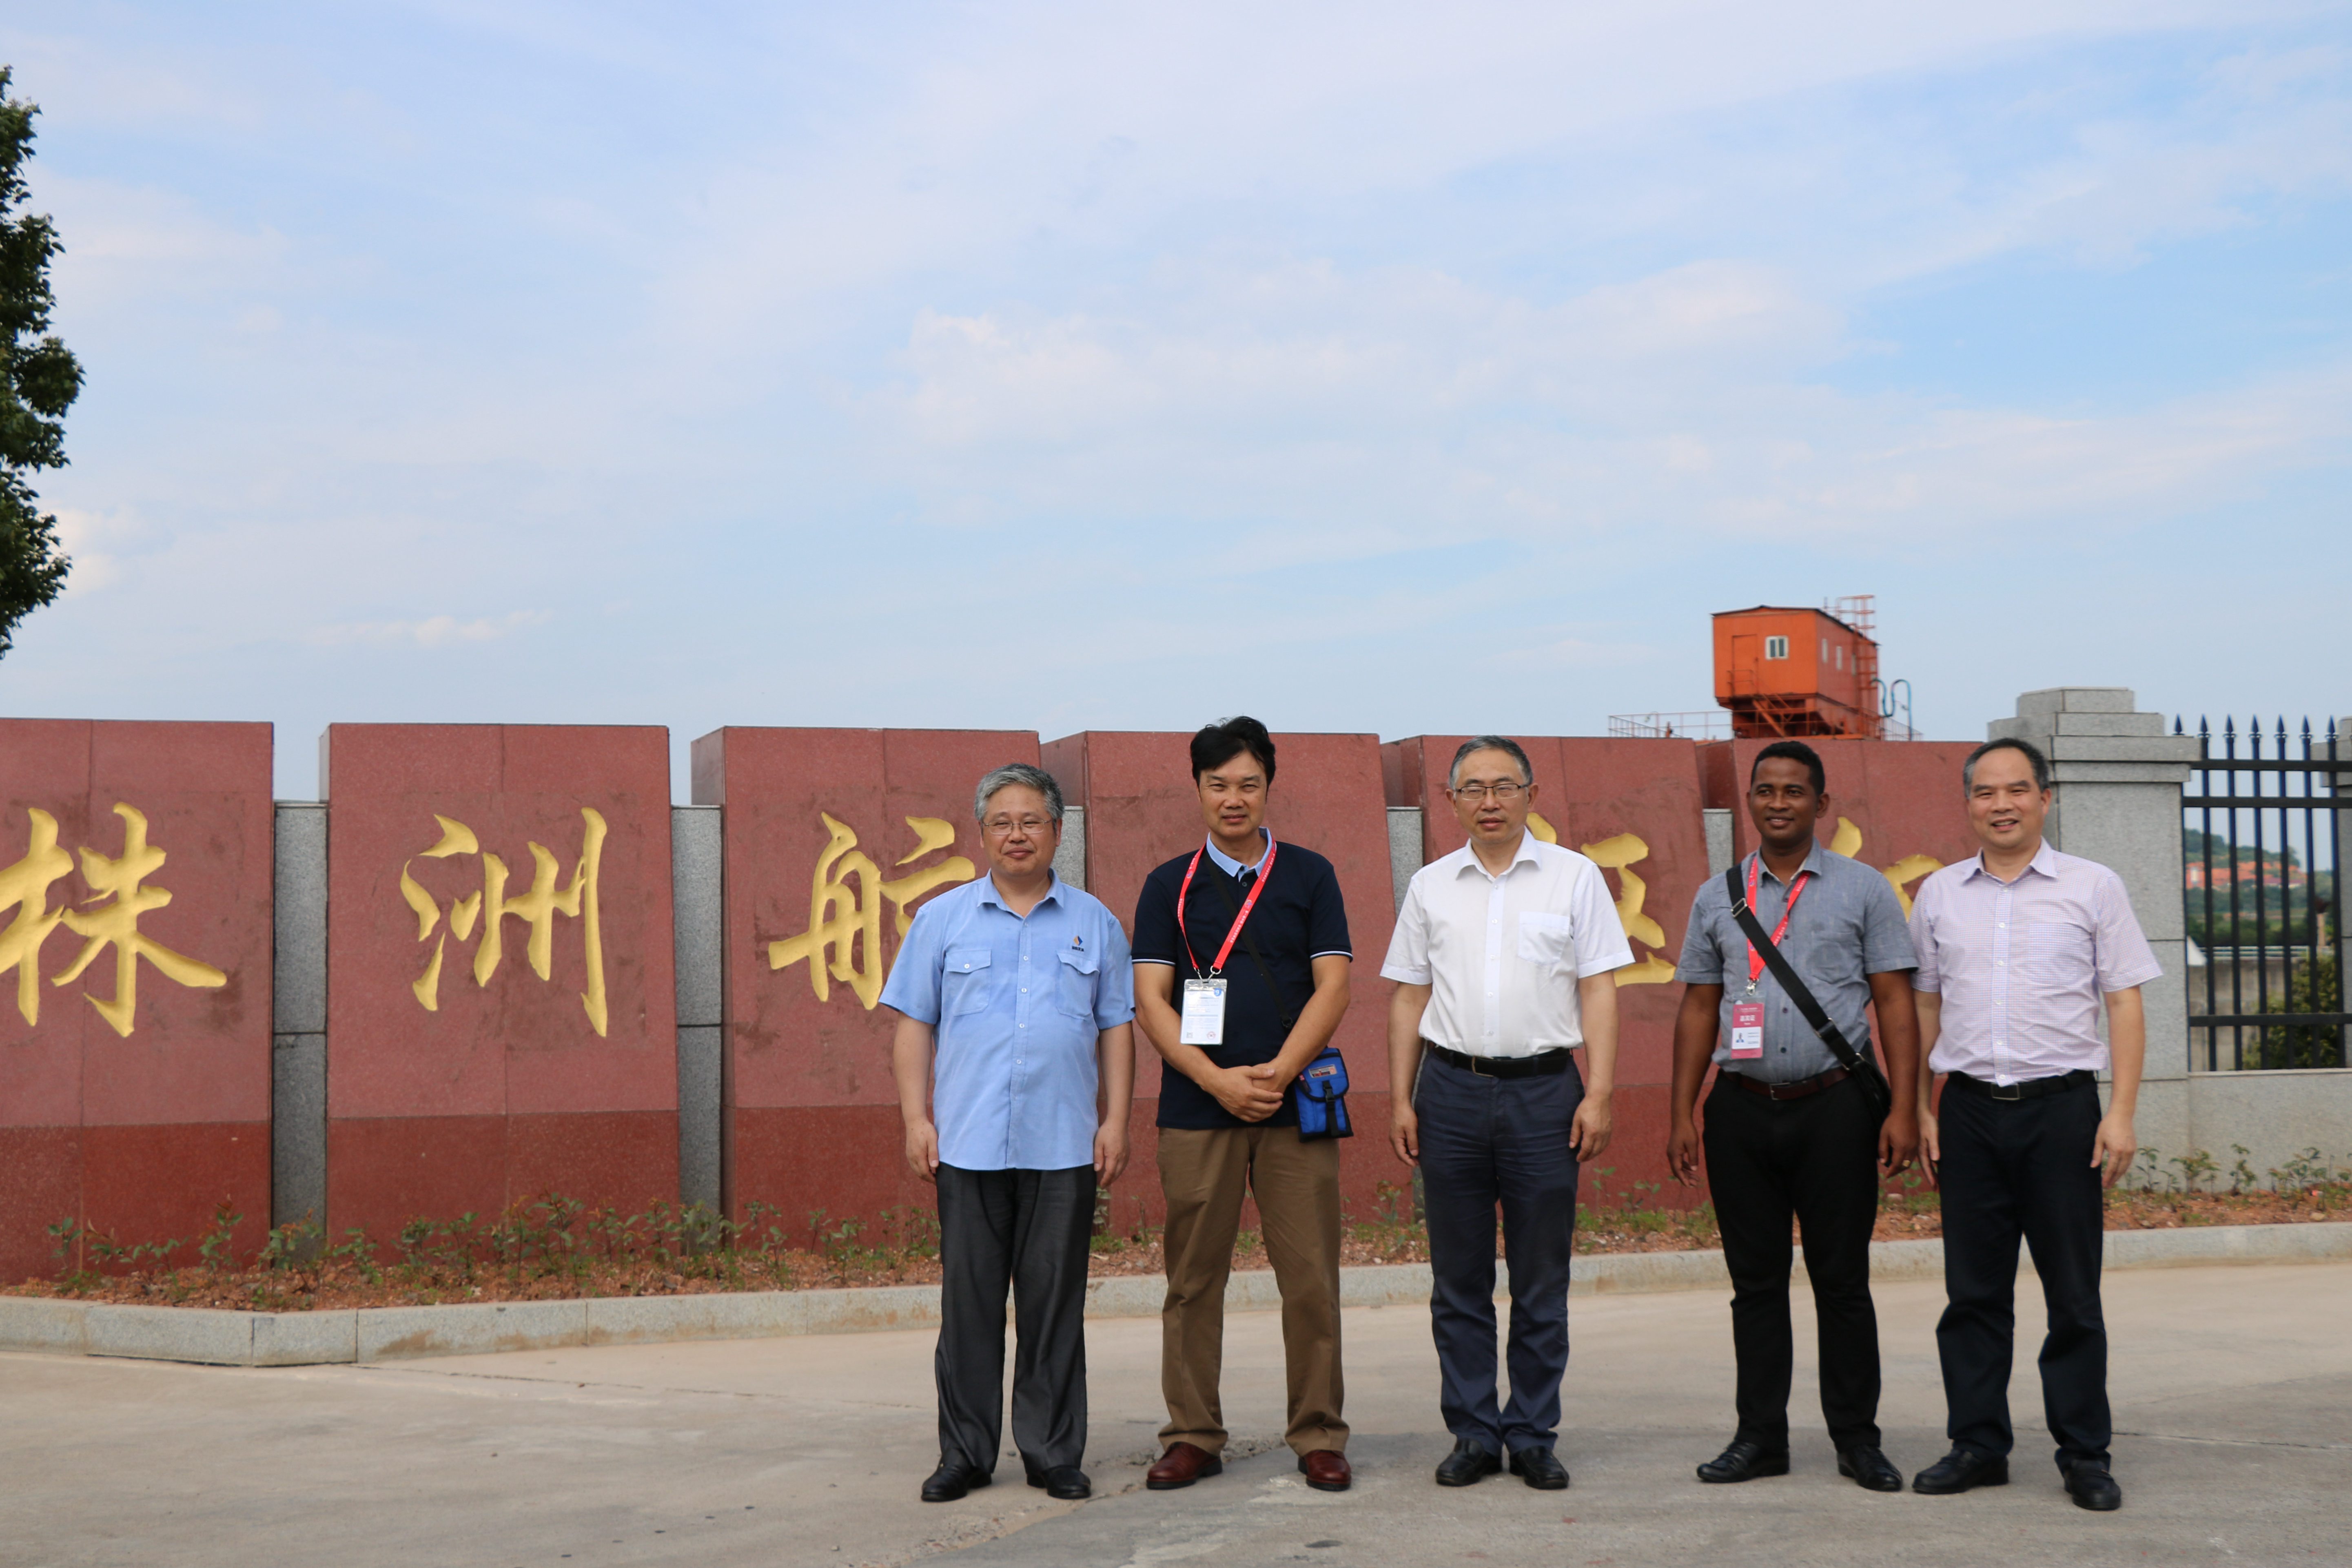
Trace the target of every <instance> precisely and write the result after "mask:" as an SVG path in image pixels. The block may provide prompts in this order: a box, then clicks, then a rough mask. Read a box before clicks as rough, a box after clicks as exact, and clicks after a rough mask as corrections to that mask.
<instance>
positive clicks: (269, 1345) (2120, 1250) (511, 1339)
mask: <svg viewBox="0 0 2352 1568" xmlns="http://www.w3.org/2000/svg"><path fill="white" fill-rule="evenodd" d="M2347 1258H2352V1224H2347V1223H2331V1224H2308V1225H2243V1226H2199V1227H2190V1228H2183V1229H2174V1230H2111V1231H2109V1232H2108V1233H2107V1248H2106V1266H2107V1267H2108V1268H2110V1269H2137V1268H2164V1267H2185V1266H2192V1265H2210V1264H2214V1263H2231V1262H2245V1263H2255V1262H2263V1263H2276V1262H2293V1261H2313V1262H2316V1261H2324V1260H2343V1259H2347ZM1942 1268H1943V1244H1942V1242H1940V1241H1938V1240H1918V1241H1880V1242H1874V1243H1872V1245H1871V1277H1872V1278H1873V1279H1881V1280H1897V1279H1920V1278H1932V1277H1934V1276H1935V1275H1937V1274H1939V1273H1940V1272H1941V1271H1942ZM1803 1271H1804V1265H1803V1264H1802V1263H1801V1262H1800V1263H1798V1264H1797V1277H1798V1278H1799V1279H1800V1280H1801V1279H1802V1277H1803ZM1728 1283H1729V1280H1728V1277H1727V1275H1726V1273H1725V1272H1724V1268H1723V1254H1722V1253H1720V1252H1715V1251H1685V1252H1646V1253H1622V1254H1613V1255H1604V1256H1600V1257H1583V1258H1579V1259H1578V1260H1576V1273H1575V1283H1574V1284H1573V1286H1572V1287H1571V1294H1576V1295H1586V1294H1591V1293H1594V1292H1598V1291H1608V1292H1611V1293H1620V1292H1626V1293H1630V1292H1635V1291H1675V1290H1696V1289H1723V1288H1725V1287H1727V1285H1728ZM1164 1290H1165V1284H1164V1281H1161V1280H1160V1279H1159V1278H1158V1277H1156V1276H1151V1275H1128V1276H1124V1277H1120V1278H1114V1279H1097V1280H1094V1281H1089V1283H1088V1285H1087V1316H1089V1317H1104V1318H1108V1317H1145V1316H1150V1315H1153V1314H1156V1313H1157V1312H1159V1311H1160V1301H1161V1296H1162V1293H1163V1291H1164ZM1429 1291H1430V1276H1429V1268H1428V1265H1426V1264H1422V1263H1391V1264H1378V1265H1372V1266H1369V1267H1362V1268H1353V1269H1347V1270H1342V1271H1341V1301H1342V1302H1343V1304H1345V1305H1349V1306H1392V1305H1394V1306H1401V1305H1408V1304H1414V1303H1419V1302H1423V1301H1427V1300H1428V1299H1429ZM1225 1300H1226V1305H1227V1306H1228V1308H1229V1309H1231V1310H1233V1311H1235V1312H1259V1311H1267V1310H1271V1309H1273V1308H1275V1307H1276V1306H1278V1305H1279V1304H1280V1296H1279V1294H1278V1292H1277V1291H1276V1289H1275V1284H1274V1277H1273V1275H1272V1274H1270V1273H1267V1272H1265V1271H1263V1270H1247V1271H1243V1272H1237V1273H1235V1274H1234V1276H1233V1280H1232V1283H1231V1284H1230V1286H1229V1287H1228V1289H1227V1292H1226V1297H1225ZM938 1322H939V1291H938V1290H937V1289H936V1288H935V1287H929V1286H922V1285H886V1286H880V1287H870V1286H869V1287H864V1288H858V1289H851V1290H835V1291H741V1292H735V1293H719V1292H711V1293H705V1294H700V1295H691V1296H622V1297H603V1298H593V1299H587V1300H574V1301H503V1302H478V1303H463V1304H457V1305H450V1306H431V1307H381V1308H358V1309H346V1310H340V1311H334V1310H330V1311H315V1310H314V1311H309V1312H238V1311H227V1310H222V1309H219V1308H205V1307H150V1306H120V1305H113V1304H110V1303H107V1302H92V1301H69V1300H60V1299H58V1298H55V1297H37V1296H5V1297H0V1349H5V1350H28V1351H48V1352H54V1353H60V1354H83V1355H114V1356H128V1357H135V1358H139V1359H143V1360H159V1361H183V1362H195V1363H202V1364H213V1365H230V1366H300V1365H318V1364H328V1363H341V1362H377V1361H387V1360H396V1359H400V1358H403V1357H407V1356H420V1355H463V1354H481V1353H486V1352H493V1351H514V1350H536V1349H548V1348H554V1347H558V1346H565V1345H593V1344H647V1343H668V1342H673V1341H679V1340H700V1339H757V1338H765V1337H768V1336H772V1335H778V1334H806V1333H858V1332H862V1331H872V1330H883V1329H919V1328H926V1327H931V1326H935V1325H936V1324H937V1323H938Z"/></svg>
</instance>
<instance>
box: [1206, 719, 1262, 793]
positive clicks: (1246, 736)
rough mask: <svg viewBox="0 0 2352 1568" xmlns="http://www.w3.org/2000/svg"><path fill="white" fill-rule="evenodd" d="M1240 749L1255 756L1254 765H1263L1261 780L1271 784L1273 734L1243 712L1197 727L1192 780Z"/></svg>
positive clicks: (1217, 766) (1233, 756)
mask: <svg viewBox="0 0 2352 1568" xmlns="http://www.w3.org/2000/svg"><path fill="white" fill-rule="evenodd" d="M1244 751H1246V752H1248V753H1249V754H1250V755H1251V756H1252V757H1254V758H1257V761H1258V765H1259V766H1260V767H1262V768H1265V781H1266V783H1267V785H1268V786H1269V787H1271V786H1272V785H1273V783H1274V737H1272V736H1270V735H1268V734H1266V732H1265V726H1264V725H1262V724H1260V723H1258V721H1257V720H1255V719H1254V718H1252V717H1250V716H1248V715H1247V714H1240V715H1236V716H1234V717H1232V718H1221V719H1219V720H1218V721H1217V722H1216V723H1214V724H1209V725H1203V726H1202V727H1201V732H1200V733H1199V734H1198V735H1195V736H1194V737H1192V781H1193V782H1194V783H1196V784H1197V783H1199V782H1200V781H1201V775H1202V774H1203V773H1206V772H1207V771H1208V770H1209V769H1210V768H1223V766H1224V765H1225V764H1226V763H1228V762H1231V761H1232V760H1233V759H1234V758H1236V757H1239V756H1240V755H1241V754H1242V753H1243V752H1244Z"/></svg>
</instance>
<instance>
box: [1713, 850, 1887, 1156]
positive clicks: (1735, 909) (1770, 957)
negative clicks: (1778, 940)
mask: <svg viewBox="0 0 2352 1568" xmlns="http://www.w3.org/2000/svg"><path fill="white" fill-rule="evenodd" d="M1723 885H1724V888H1725V890H1726V891H1727V892H1728V893H1729V894H1731V917H1732V918H1733V919H1734V920H1737V921H1738V922H1739V929H1740V930H1741V931H1743V932H1745V933H1746V934H1747V936H1748V944H1749V946H1753V947H1754V948H1755V949H1756V950H1757V951H1758V952H1759V953H1761V954H1763V955H1764V966H1765V967H1766V968H1769V969H1770V970H1771V971H1772V977H1773V978H1774V979H1776V980H1778V981H1780V989H1782V990H1783V991H1785V992H1787V993H1788V996H1789V999H1790V1001H1792V1002H1794V1003H1796V1004H1797V1010H1798V1011H1799V1012H1801V1013H1802V1014H1804V1015H1805V1022H1806V1023H1808V1024H1809V1025H1811V1027H1812V1031H1813V1032H1814V1033H1815V1034H1817V1035H1819V1036H1821V1037H1822V1044H1823V1045H1826V1046H1828V1047H1829V1048H1830V1051H1831V1052H1832V1054H1833V1055H1835V1056H1836V1058H1837V1059H1838V1060H1839V1061H1842V1062H1843V1063H1844V1064H1845V1070H1846V1071H1848V1072H1851V1073H1853V1075H1854V1076H1855V1077H1856V1078H1858V1079H1860V1080H1861V1081H1862V1092H1864V1094H1867V1095H1868V1096H1869V1097H1870V1103H1871V1104H1872V1105H1873V1106H1874V1107H1875V1109H1876V1111H1877V1113H1878V1119H1879V1120H1880V1121H1882V1122H1883V1121H1885V1119H1886V1118H1887V1116H1888V1114H1889V1113H1891V1112H1892V1111H1893V1110H1894V1108H1895V1090H1894V1087H1893V1086H1892V1085H1890V1084H1889V1083H1888V1082H1886V1075H1885V1073H1883V1072H1881V1071H1879V1070H1878V1064H1877V1063H1875V1062H1874V1061H1870V1060H1868V1059H1867V1058H1865V1057H1864V1056H1863V1055H1862V1054H1861V1053H1860V1052H1859V1051H1855V1050H1854V1049H1853V1046H1852V1045H1850V1044H1849V1043H1847V1041H1846V1038H1845V1036H1844V1034H1843V1033H1842V1032H1841V1031H1840V1030H1839V1029H1838V1026H1837V1025H1835V1024H1833V1023H1832V1022H1831V1021H1830V1015H1829V1014H1827V1013H1825V1012H1823V1011H1822V1004H1821V1003H1819V1002H1817V1001H1815V1000H1814V999H1813V993H1812V992H1811V991H1810V990H1808V989H1806V988H1805V982H1804V980H1803V979H1802V978H1801V977H1800V976H1799V975H1798V973H1797V968H1796V966H1795V965H1793V964H1791V963H1790V962H1789V960H1788V957H1787V956H1786V955H1785V954H1783V953H1782V952H1781V951H1780V949H1779V948H1778V947H1775V946H1772V934H1771V933H1770V932H1769V931H1767V930H1765V929H1764V923H1763V922H1762V921H1760V920H1759V919H1757V918H1756V912H1755V911H1754V910H1752V909H1750V908H1748V890H1747V889H1746V888H1745V887H1743V886H1742V885H1741V884H1740V881H1739V867H1738V865H1736V864H1735V865H1734V866H1733V867H1732V868H1731V869H1730V870H1729V871H1727V872H1725V873H1723Z"/></svg>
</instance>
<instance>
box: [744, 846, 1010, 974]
mask: <svg viewBox="0 0 2352 1568" xmlns="http://www.w3.org/2000/svg"><path fill="white" fill-rule="evenodd" d="M817 817H818V820H819V821H822V822H824V831H825V832H826V834H827V835H828V838H827V841H826V842H825V846H824V852H822V853H820V854H819V855H818V856H817V861H816V871H815V873H814V874H813V875H812V876H811V878H810V885H809V923H808V929H807V930H806V931H804V932H803V933H802V934H801V935H799V936H788V937H785V938H783V939H782V940H781V941H776V942H771V943H769V944H768V967H770V968H771V969H782V968H784V967H787V966H790V965H793V964H798V963H803V962H805V963H806V964H807V965H808V967H809V986H810V988H812V989H814V991H815V992H816V999H817V1000H819V1001H824V1000H825V999H826V998H828V997H829V996H830V995H831V994H832V987H831V986H830V985H829V984H828V983H827V981H828V979H829V978H830V979H834V980H840V981H843V982H844V983H845V984H846V985H847V986H848V987H849V988H850V990H851V991H852V992H854V993H856V997H857V999H858V1001H859V1002H861V1003H862V1004H864V1006H865V1008H866V1011H868V1012H871V1011H873V1010H874V1008H875V1005H876V1004H877V1003H878V1002H879V1001H880V1000H881V999H882V982H883V981H884V979H885V978H887V968H886V967H885V965H884V964H883V962H882V901H883V900H884V899H887V900H888V901H889V902H890V904H892V905H893V906H894V907H895V908H896V909H897V911H898V919H897V921H896V923H895V924H896V926H897V929H898V935H899V936H905V935H906V934H907V927H908V926H909V925H912V924H914V918H915V917H914V915H912V914H910V913H909V909H910V907H911V906H912V905H913V904H914V903H915V901H916V900H917V899H919V898H920V897H922V896H923V894H927V893H929V892H930V891H932V890H933V889H934V888H939V887H944V886H946V885H947V884H948V883H958V882H970V881H971V879H972V877H973V876H974V875H975V874H977V873H976V872H975V870H974V868H973V866H972V863H971V862H970V861H969V860H966V859H965V858H964V857H963V856H961V855H950V856H949V857H948V858H947V859H945V860H943V861H940V862H937V863H935V864H933V865H930V866H927V867H925V868H923V869H921V870H918V871H910V872H908V873H907V874H906V875H904V876H901V877H896V878H893V879H891V880H889V881H887V882H886V881H884V880H883V877H882V868H881V867H880V866H877V865H876V864H875V863H874V860H873V857H871V856H870V855H868V854H866V852H865V851H863V850H861V849H859V848H858V847H857V834H856V831H855V830H853V829H851V828H850V827H848V826H847V825H846V824H845V823H843V822H841V821H836V820H835V818H834V817H833V816H832V815H831V813H829V812H823V811H820V812H819V813H817ZM907 826H908V827H910V828H912V829H914V830H915V847H914V848H913V849H911V850H909V851H908V852H906V853H905V854H903V855H900V856H899V857H898V861H897V862H895V863H896V864H898V865H900V866H904V865H908V864H911V863H912V862H916V861H919V860H920V859H922V858H923V857H924V856H925V855H928V854H933V853H936V852H939V851H940V850H944V849H947V848H949V847H950V846H951V845H952V844H954V842H955V824H954V823H952V822H950V821H946V820H944V819H942V818H939V817H908V819H907Z"/></svg>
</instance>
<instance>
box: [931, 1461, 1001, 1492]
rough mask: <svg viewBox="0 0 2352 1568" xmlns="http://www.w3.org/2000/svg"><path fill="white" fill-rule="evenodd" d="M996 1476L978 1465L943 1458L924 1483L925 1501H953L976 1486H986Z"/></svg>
mask: <svg viewBox="0 0 2352 1568" xmlns="http://www.w3.org/2000/svg"><path fill="white" fill-rule="evenodd" d="M994 1479H996V1478H995V1476H993V1475H992V1474H991V1473H989V1472H988V1471H986V1470H983V1469H981V1468H980V1467H979V1466H977V1465H961V1464H958V1463H956V1462H955V1461H954V1460H953V1459H941V1460H940V1468H939V1469H935V1470H933V1471H932V1472H931V1479H929V1480H927V1481H925V1482H924V1483H923V1500H924V1501H925V1502H953V1501H955V1500H956V1499H958V1498H960V1497H961V1496H963V1494H964V1493H966V1492H968V1491H970V1490H971V1489H972V1488H974V1487H984V1486H986V1485H987V1484H988V1483H989V1482H991V1481H992V1480H994Z"/></svg>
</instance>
